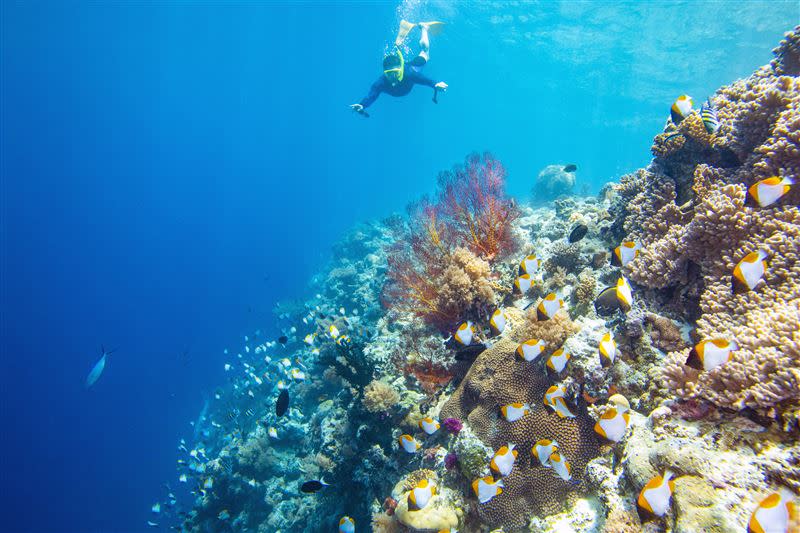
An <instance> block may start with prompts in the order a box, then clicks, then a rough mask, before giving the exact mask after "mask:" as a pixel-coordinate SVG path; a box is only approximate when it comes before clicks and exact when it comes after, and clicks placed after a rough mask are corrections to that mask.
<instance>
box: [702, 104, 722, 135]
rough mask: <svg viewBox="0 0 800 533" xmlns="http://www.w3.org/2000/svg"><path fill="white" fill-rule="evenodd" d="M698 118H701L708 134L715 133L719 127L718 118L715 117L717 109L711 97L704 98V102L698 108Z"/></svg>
mask: <svg viewBox="0 0 800 533" xmlns="http://www.w3.org/2000/svg"><path fill="white" fill-rule="evenodd" d="M700 118H701V119H703V126H705V127H706V131H707V132H708V133H710V134H712V135H713V134H715V133H717V130H718V129H719V119H718V118H717V110H716V109H714V104H712V103H711V99H710V98H709V99H708V100H706V103H705V104H703V106H702V107H701V108H700Z"/></svg>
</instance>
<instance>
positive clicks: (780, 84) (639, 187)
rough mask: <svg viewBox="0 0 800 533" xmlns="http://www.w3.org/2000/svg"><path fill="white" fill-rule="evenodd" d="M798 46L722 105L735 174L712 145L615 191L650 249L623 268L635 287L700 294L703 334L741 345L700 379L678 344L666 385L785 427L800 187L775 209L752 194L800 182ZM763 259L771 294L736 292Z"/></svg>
mask: <svg viewBox="0 0 800 533" xmlns="http://www.w3.org/2000/svg"><path fill="white" fill-rule="evenodd" d="M797 41H798V30H795V32H793V33H792V34H790V35H788V36H787V39H786V41H785V42H784V44H783V45H782V50H783V51H784V52H783V55H782V56H781V58H779V59H780V61H777V62H773V65H772V66H768V67H763V68H761V69H759V70H758V71H757V72H756V73H755V74H753V75H752V76H750V77H749V78H747V79H744V80H740V81H737V82H735V83H733V84H732V85H730V86H728V87H723V88H722V89H720V90H719V91H718V92H717V96H716V97H714V99H713V103H714V105H715V107H716V108H717V112H718V118H719V121H720V129H719V131H718V132H717V137H716V139H715V140H714V146H712V148H715V147H719V146H724V147H725V149H726V150H730V151H732V153H735V157H734V159H733V160H727V163H731V162H732V161H734V160H735V164H723V163H724V162H723V161H722V160H721V159H720V157H719V154H718V153H717V152H715V151H714V150H710V151H709V148H708V147H707V146H706V147H702V148H701V147H699V146H690V145H687V146H686V147H684V148H683V149H682V151H683V152H685V153H684V156H685V157H683V159H682V162H681V165H682V166H681V165H678V166H674V165H673V166H671V165H670V163H669V161H667V160H664V159H663V158H661V159H658V158H657V159H656V161H655V163H654V165H652V166H651V169H652V170H653V171H652V172H651V171H640V172H639V173H637V174H635V175H633V176H632V177H628V178H626V179H623V182H622V183H621V184H620V186H619V187H618V191H617V192H618V193H619V195H620V197H621V198H623V199H627V200H628V202H627V204H625V205H624V206H619V204H617V205H618V207H617V215H618V219H617V221H616V222H615V226H616V227H617V228H619V227H620V225H621V226H622V227H623V228H624V229H625V231H626V232H627V235H626V238H628V239H633V240H637V242H640V243H641V244H642V247H643V248H642V250H641V252H640V254H639V256H638V258H637V259H636V260H634V261H633V262H632V263H630V264H629V265H628V266H627V267H626V268H625V270H626V274H627V275H628V277H629V279H631V280H632V281H634V282H636V283H637V284H639V285H643V286H645V287H647V288H655V289H663V290H665V291H675V290H680V291H684V292H691V293H692V294H695V295H696V296H695V299H696V298H699V301H697V302H695V304H694V305H696V306H698V308H699V312H700V313H701V316H700V318H699V319H698V320H697V331H696V334H697V336H698V337H699V338H715V337H723V338H729V339H735V340H736V341H737V342H738V344H739V347H740V349H739V350H736V351H735V352H734V354H733V357H732V359H731V361H729V362H728V363H726V364H724V365H722V366H721V367H719V368H716V369H714V370H712V371H710V372H703V373H698V372H696V371H694V370H692V369H690V368H688V367H685V366H684V365H683V363H684V362H685V360H686V356H687V353H688V349H679V347H678V346H668V347H669V348H670V349H674V350H676V351H673V352H672V353H670V354H669V356H668V358H667V365H666V368H665V370H664V378H665V383H666V384H667V385H668V386H669V387H671V388H672V389H674V390H675V391H677V392H678V394H680V395H681V396H683V397H686V398H700V399H705V400H709V401H711V402H713V403H715V404H716V405H718V406H721V407H726V408H732V409H743V408H745V407H750V408H753V409H756V410H757V411H759V412H760V413H761V414H762V415H767V416H770V417H775V418H778V417H780V416H781V413H783V412H792V411H793V410H795V409H796V407H797V406H798V404H800V387H799V385H800V370H798V367H800V349H798V340H799V339H798V331H800V210H798V207H797V204H798V203H800V187H797V186H794V187H792V189H791V190H790V192H789V193H788V194H787V195H786V196H785V197H784V198H782V199H781V201H780V202H779V203H776V204H774V205H773V206H770V207H768V208H761V207H758V206H751V205H750V204H749V203H746V195H747V192H746V189H747V187H749V186H750V185H752V184H753V183H755V182H756V181H758V180H760V179H763V178H766V177H768V176H771V175H776V176H781V177H784V176H786V177H790V178H792V179H794V180H795V181H796V180H797V179H798V178H800V176H798V173H799V172H800V133H798V129H800V81H798V80H797V78H793V77H789V76H783V75H781V71H779V70H777V69H778V68H779V66H780V65H785V64H786V62H787V61H789V62H791V61H793V59H792V58H793V57H794V56H793V55H792V53H793V52H792V50H793V48H792V47H795V48H796V45H795V44H792V43H796V42H797ZM790 56H791V57H790ZM780 68H785V66H781V67H780ZM687 120H688V119H687ZM695 126H696V125H695ZM695 126H692V125H691V124H689V125H687V126H686V128H690V127H694V129H697V128H696V127H695ZM698 135H700V134H699V133H698ZM662 172H664V173H662ZM654 192H655V193H656V194H653V193H654ZM687 199H688V201H686V200H687ZM620 207H621V208H620ZM756 250H764V251H765V252H766V253H767V254H768V256H769V259H768V263H769V266H768V268H767V272H766V276H765V279H764V281H765V285H764V286H763V287H759V288H757V289H756V290H754V291H749V292H747V293H745V294H734V293H733V292H732V288H731V274H732V272H733V268H734V266H735V265H736V263H737V262H738V261H739V260H741V259H742V258H743V257H744V256H745V255H746V254H747V253H749V252H753V251H756ZM688 303H689V302H687V304H688ZM688 312H689V311H688V306H687V314H688ZM653 325H655V324H653Z"/></svg>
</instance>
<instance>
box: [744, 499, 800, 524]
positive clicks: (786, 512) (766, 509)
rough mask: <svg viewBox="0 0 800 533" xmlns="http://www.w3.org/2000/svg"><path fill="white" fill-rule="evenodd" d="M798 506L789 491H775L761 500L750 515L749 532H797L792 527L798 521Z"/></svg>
mask: <svg viewBox="0 0 800 533" xmlns="http://www.w3.org/2000/svg"><path fill="white" fill-rule="evenodd" d="M799 518H800V517H798V507H797V503H796V502H795V500H794V497H793V496H792V494H791V493H789V491H786V490H784V491H780V492H774V493H772V494H770V495H769V496H767V497H766V498H764V499H763V500H761V503H759V504H758V507H756V510H755V511H753V514H752V516H750V521H749V522H748V524H747V531H748V533H796V532H795V530H792V529H790V527H791V526H792V522H796V521H797V520H798V519H799Z"/></svg>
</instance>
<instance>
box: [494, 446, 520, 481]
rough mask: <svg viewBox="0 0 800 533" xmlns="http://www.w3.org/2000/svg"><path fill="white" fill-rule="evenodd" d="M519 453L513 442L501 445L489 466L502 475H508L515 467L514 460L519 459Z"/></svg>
mask: <svg viewBox="0 0 800 533" xmlns="http://www.w3.org/2000/svg"><path fill="white" fill-rule="evenodd" d="M517 453H518V452H517V450H515V449H514V445H513V444H509V445H508V446H501V447H500V449H499V450H497V452H495V454H494V457H492V462H491V463H490V464H489V467H490V468H491V469H492V470H494V471H495V472H497V473H498V474H500V475H501V476H507V475H509V474H510V473H511V469H512V468H513V467H514V461H516V460H517Z"/></svg>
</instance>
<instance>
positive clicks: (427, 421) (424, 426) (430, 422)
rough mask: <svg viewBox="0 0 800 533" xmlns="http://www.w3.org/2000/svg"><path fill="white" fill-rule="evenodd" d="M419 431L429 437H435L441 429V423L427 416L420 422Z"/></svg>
mask: <svg viewBox="0 0 800 533" xmlns="http://www.w3.org/2000/svg"><path fill="white" fill-rule="evenodd" d="M419 429H421V430H422V431H424V432H425V433H427V434H428V435H433V434H434V433H436V431H437V430H438V429H439V422H437V421H436V420H434V419H433V418H431V417H429V416H426V417H425V418H423V419H422V420H420V421H419Z"/></svg>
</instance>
